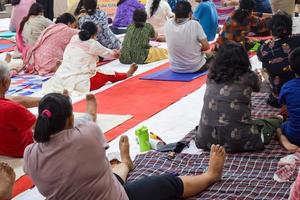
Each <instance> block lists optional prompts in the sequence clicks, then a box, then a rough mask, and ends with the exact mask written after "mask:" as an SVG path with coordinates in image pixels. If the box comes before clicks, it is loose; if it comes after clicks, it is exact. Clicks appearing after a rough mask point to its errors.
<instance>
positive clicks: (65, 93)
mask: <svg viewBox="0 0 300 200" xmlns="http://www.w3.org/2000/svg"><path fill="white" fill-rule="evenodd" d="M62 94H63V95H64V96H66V97H69V96H70V94H69V91H68V90H66V89H64V91H63V93H62Z"/></svg>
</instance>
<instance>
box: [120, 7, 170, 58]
mask: <svg viewBox="0 0 300 200" xmlns="http://www.w3.org/2000/svg"><path fill="white" fill-rule="evenodd" d="M146 20H147V13H146V12H145V11H144V10H135V11H134V13H133V24H131V25H130V26H129V27H128V30H127V33H126V36H125V38H124V41H123V44H122V49H121V57H120V62H121V63H124V64H131V63H137V64H144V63H151V62H156V61H159V60H163V59H167V58H168V52H167V50H166V49H162V48H156V47H151V46H150V45H149V41H150V39H156V37H157V34H156V33H155V30H154V28H153V26H152V25H151V24H149V23H146Z"/></svg>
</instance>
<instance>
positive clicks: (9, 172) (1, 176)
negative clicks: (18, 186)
mask: <svg viewBox="0 0 300 200" xmlns="http://www.w3.org/2000/svg"><path fill="white" fill-rule="evenodd" d="M15 180H16V174H15V172H14V170H13V168H11V167H10V166H9V165H8V164H7V163H3V162H0V199H1V200H6V199H11V198H12V191H13V186H14V184H15Z"/></svg>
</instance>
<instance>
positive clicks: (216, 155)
mask: <svg viewBox="0 0 300 200" xmlns="http://www.w3.org/2000/svg"><path fill="white" fill-rule="evenodd" d="M225 159H226V152H225V149H224V147H221V146H219V145H214V144H213V145H212V146H211V149H210V159H209V166H208V170H207V173H208V174H210V175H211V176H212V179H213V180H214V181H215V182H217V181H219V180H221V179H222V173H223V168H224V163H225Z"/></svg>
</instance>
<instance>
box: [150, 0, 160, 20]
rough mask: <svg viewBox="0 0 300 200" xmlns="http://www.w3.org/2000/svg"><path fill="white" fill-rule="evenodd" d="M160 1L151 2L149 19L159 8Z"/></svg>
mask: <svg viewBox="0 0 300 200" xmlns="http://www.w3.org/2000/svg"><path fill="white" fill-rule="evenodd" d="M159 3H160V0H153V2H152V5H151V8H150V17H152V16H153V15H154V13H155V12H156V11H157V9H158V7H159Z"/></svg>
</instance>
